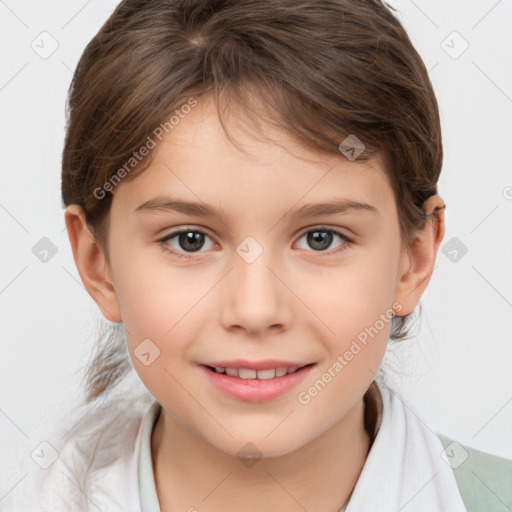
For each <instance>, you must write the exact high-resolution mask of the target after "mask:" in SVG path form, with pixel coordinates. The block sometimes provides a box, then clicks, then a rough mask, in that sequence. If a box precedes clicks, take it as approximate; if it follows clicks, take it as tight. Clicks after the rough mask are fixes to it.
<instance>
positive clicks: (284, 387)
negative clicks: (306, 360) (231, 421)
mask: <svg viewBox="0 0 512 512" xmlns="http://www.w3.org/2000/svg"><path fill="white" fill-rule="evenodd" d="M313 366H314V365H310V366H305V367H304V368H301V369H300V370H297V371H296V372H293V373H289V374H287V375H284V376H283V377H275V378H273V379H267V380H258V379H240V378H239V377H231V376H229V375H226V374H225V373H217V372H215V371H212V370H209V369H208V368H207V367H206V366H204V365H200V367H201V369H202V370H203V371H204V372H205V373H206V376H207V377H208V378H209V379H210V382H211V383H212V384H213V385H214V386H215V387H216V388H217V389H219V390H220V391H222V392H223V393H225V394H226V395H229V396H231V397H234V398H237V399H239V400H245V401H246V402H266V401H268V400H273V399H274V398H277V397H278V396H280V395H282V394H284V393H286V392H287V391H289V390H290V389H292V388H294V387H295V386H297V385H298V384H300V383H301V382H302V381H303V380H304V379H305V378H306V376H307V375H308V374H309V372H310V371H311V369H312V368H313Z"/></svg>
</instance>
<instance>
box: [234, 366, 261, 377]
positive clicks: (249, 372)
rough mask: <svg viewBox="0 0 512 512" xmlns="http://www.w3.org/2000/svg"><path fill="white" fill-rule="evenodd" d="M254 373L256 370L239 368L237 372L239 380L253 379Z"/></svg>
mask: <svg viewBox="0 0 512 512" xmlns="http://www.w3.org/2000/svg"><path fill="white" fill-rule="evenodd" d="M256 373H257V372H256V370H249V368H240V369H239V370H238V376H239V377H240V378H241V379H255V378H256Z"/></svg>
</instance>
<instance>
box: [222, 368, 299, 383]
mask: <svg viewBox="0 0 512 512" xmlns="http://www.w3.org/2000/svg"><path fill="white" fill-rule="evenodd" d="M299 368H300V367H299V366H291V367H289V368H286V367H284V366H280V367H279V368H270V369H268V370H253V369H250V368H223V367H222V366H216V367H215V372H216V373H226V374H227V375H229V376H230V377H238V378H240V379H245V380H247V379H258V380H270V379H274V378H276V377H284V376H285V375H287V374H289V373H293V372H295V371H297V370H298V369H299Z"/></svg>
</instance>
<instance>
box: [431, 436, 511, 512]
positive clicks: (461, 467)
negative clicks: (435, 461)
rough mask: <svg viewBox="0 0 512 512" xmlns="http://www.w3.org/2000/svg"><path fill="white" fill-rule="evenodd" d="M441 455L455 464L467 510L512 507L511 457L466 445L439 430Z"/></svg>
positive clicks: (491, 511)
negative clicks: (500, 455) (441, 447)
mask: <svg viewBox="0 0 512 512" xmlns="http://www.w3.org/2000/svg"><path fill="white" fill-rule="evenodd" d="M438 437H439V439H440V440H441V443H442V445H443V448H444V450H443V452H442V454H441V457H442V458H443V460H444V461H445V462H446V463H447V464H448V465H449V466H450V467H451V468H452V470H453V473H454V476H455V480H456V481H457V485H458V487H459V491H460V494H461V496H462V499H463V501H464V504H465V505H466V508H467V510H468V512H480V511H482V510H485V511H486V512H499V511H500V512H501V511H502V510H511V509H512V460H511V459H507V458H504V457H499V456H497V455H492V454H490V453H487V452H483V451H480V450H477V449H475V448H471V447H470V446H466V445H463V444H461V443H459V442H457V441H455V440H454V439H451V438H450V437H448V436H446V435H443V434H440V433H438Z"/></svg>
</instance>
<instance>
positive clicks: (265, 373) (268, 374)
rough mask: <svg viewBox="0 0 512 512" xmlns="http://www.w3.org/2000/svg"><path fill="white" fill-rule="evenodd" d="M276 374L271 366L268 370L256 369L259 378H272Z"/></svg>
mask: <svg viewBox="0 0 512 512" xmlns="http://www.w3.org/2000/svg"><path fill="white" fill-rule="evenodd" d="M275 376H276V371H275V370H274V369H273V368H272V369H270V370H258V379H259V380H268V379H273V378H274V377H275Z"/></svg>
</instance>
